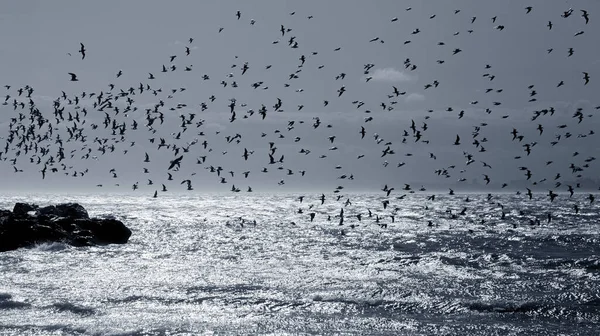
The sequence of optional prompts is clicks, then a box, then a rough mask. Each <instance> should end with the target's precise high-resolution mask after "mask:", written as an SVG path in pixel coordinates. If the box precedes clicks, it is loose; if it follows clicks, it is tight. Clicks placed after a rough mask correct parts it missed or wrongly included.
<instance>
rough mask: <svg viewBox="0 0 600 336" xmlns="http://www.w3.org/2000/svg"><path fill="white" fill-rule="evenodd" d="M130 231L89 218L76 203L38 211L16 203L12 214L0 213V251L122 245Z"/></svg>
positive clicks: (113, 221)
mask: <svg viewBox="0 0 600 336" xmlns="http://www.w3.org/2000/svg"><path fill="white" fill-rule="evenodd" d="M130 236H131V230H130V229H129V228H127V227H126V226H125V224H123V222H121V221H119V220H117V219H115V218H90V217H89V215H88V212H87V210H85V208H84V207H83V206H81V205H80V204H77V203H66V204H58V205H56V206H54V205H51V206H46V207H43V208H39V207H38V206H37V205H35V204H28V203H17V204H15V206H14V208H13V211H12V212H11V211H9V210H0V252H3V251H10V250H14V249H18V248H21V247H30V246H33V245H36V244H40V243H50V242H62V243H66V244H69V245H73V246H93V245H105V244H125V243H127V241H128V240H129V237H130Z"/></svg>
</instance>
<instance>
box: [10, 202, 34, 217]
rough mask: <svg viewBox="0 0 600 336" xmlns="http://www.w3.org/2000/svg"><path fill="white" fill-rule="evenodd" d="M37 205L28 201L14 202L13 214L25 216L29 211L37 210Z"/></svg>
mask: <svg viewBox="0 0 600 336" xmlns="http://www.w3.org/2000/svg"><path fill="white" fill-rule="evenodd" d="M37 208H38V206H37V205H35V204H29V203H15V206H14V208H13V214H14V215H16V216H26V215H27V213H28V212H29V211H35V210H37Z"/></svg>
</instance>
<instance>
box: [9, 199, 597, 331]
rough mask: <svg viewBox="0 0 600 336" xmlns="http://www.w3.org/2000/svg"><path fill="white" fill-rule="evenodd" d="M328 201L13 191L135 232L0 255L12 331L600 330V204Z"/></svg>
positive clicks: (578, 201)
mask: <svg viewBox="0 0 600 336" xmlns="http://www.w3.org/2000/svg"><path fill="white" fill-rule="evenodd" d="M318 196H319V195H317V194H306V197H305V199H304V201H303V202H302V203H300V202H299V201H298V199H297V197H298V195H281V194H278V195H268V194H254V195H248V194H243V195H242V194H218V195H198V194H178V195H174V194H161V195H160V196H159V198H157V199H152V198H150V197H148V195H143V194H114V195H92V194H89V195H73V196H68V197H66V196H64V195H50V194H48V195H19V196H0V208H2V209H12V206H13V205H14V203H15V202H17V201H29V202H35V203H37V204H40V205H46V204H55V203H58V202H66V201H77V202H79V203H81V204H82V205H84V206H85V207H86V209H88V211H89V213H90V215H91V216H104V215H114V216H116V217H117V218H119V219H121V220H123V221H124V222H125V224H126V225H128V226H129V227H130V228H131V229H132V231H133V235H132V237H131V239H130V241H129V243H128V244H125V245H109V246H101V247H85V248H74V247H70V246H66V245H64V244H60V243H56V244H44V245H40V246H36V247H34V248H30V249H20V250H17V251H11V252H7V253H2V254H0V334H1V335H198V334H216V335H222V334H223V335H229V334H247V335H249V334H271V335H304V334H306V335H312V334H319V335H322V334H343V335H503V336H507V335H598V332H599V331H598V330H599V327H598V326H599V325H600V236H599V232H600V225H599V223H598V219H599V217H600V213H599V210H600V206H599V205H598V204H597V203H594V204H589V201H587V200H586V199H585V198H584V196H583V195H580V196H577V195H576V196H574V197H573V198H568V195H561V196H560V197H559V198H557V200H555V201H554V203H550V202H549V201H548V200H547V197H546V196H544V195H536V196H535V197H534V199H533V200H531V201H529V200H526V199H525V198H523V197H520V196H515V195H499V196H495V197H494V198H493V199H491V200H487V199H486V197H485V195H475V194H473V195H469V198H470V200H471V201H470V202H466V201H465V197H466V195H456V196H448V195H438V196H437V197H436V200H435V201H427V200H426V197H425V196H424V195H409V196H407V197H406V198H404V199H397V198H396V197H394V195H393V194H392V197H390V204H389V206H388V207H387V209H383V207H382V200H383V199H384V197H382V195H380V194H348V195H347V196H348V197H349V198H350V200H351V202H352V204H350V205H347V206H345V207H344V202H345V201H346V198H342V199H341V200H339V201H336V200H335V199H334V196H333V195H327V199H326V201H325V203H324V204H323V205H321V204H320V201H319V200H318ZM574 204H579V207H580V208H581V210H580V213H579V214H577V215H576V214H575V213H574V210H573V205H574ZM500 205H502V206H503V207H504V212H505V217H504V218H502V217H501V214H502V209H501V206H500ZM310 206H312V209H309V207H310ZM342 207H344V216H345V220H344V223H343V225H339V219H338V218H337V217H336V216H337V215H339V212H340V208H342ZM464 207H466V208H467V210H466V211H465V214H464V215H458V216H457V217H456V218H454V219H453V218H452V214H457V213H459V212H460V211H461V210H462V209H463V208H464ZM300 208H301V209H302V210H303V213H299V212H298V209H300ZM368 209H370V210H371V211H372V217H369V216H368ZM310 212H315V219H314V221H313V222H310V218H309V215H308V214H309V213H310ZM548 212H551V213H552V220H551V221H550V222H549V223H548V221H547V214H548ZM359 213H360V214H362V220H361V221H359V220H358V218H356V216H355V215H356V214H359ZM377 215H379V216H380V222H379V224H387V227H385V226H384V227H382V226H380V225H377V223H376V220H375V218H376V216H377ZM391 215H393V216H394V222H393V223H392V217H391ZM328 216H331V217H330V218H329V219H330V220H328ZM530 219H531V220H532V221H531V220H530ZM535 219H539V224H538V223H536V221H535ZM254 221H256V224H254ZM429 221H431V226H430V225H428V222H429ZM532 223H533V224H532Z"/></svg>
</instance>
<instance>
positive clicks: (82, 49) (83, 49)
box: [79, 43, 85, 59]
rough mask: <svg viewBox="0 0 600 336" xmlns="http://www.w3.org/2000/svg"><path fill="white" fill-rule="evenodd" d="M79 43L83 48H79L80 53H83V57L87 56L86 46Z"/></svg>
mask: <svg viewBox="0 0 600 336" xmlns="http://www.w3.org/2000/svg"><path fill="white" fill-rule="evenodd" d="M79 45H80V46H81V48H79V53H81V59H84V58H85V47H84V46H83V43H79Z"/></svg>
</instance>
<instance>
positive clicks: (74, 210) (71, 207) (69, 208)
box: [56, 203, 90, 219]
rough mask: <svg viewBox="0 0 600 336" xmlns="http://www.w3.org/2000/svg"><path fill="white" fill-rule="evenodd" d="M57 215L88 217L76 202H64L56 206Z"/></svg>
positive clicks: (74, 217)
mask: <svg viewBox="0 0 600 336" xmlns="http://www.w3.org/2000/svg"><path fill="white" fill-rule="evenodd" d="M56 211H57V212H58V213H57V215H58V216H60V217H69V218H73V219H89V218H90V216H89V215H88V213H87V210H85V209H84V208H83V207H82V206H81V205H79V204H78V203H65V204H59V205H57V206H56Z"/></svg>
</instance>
